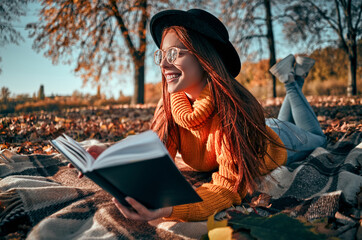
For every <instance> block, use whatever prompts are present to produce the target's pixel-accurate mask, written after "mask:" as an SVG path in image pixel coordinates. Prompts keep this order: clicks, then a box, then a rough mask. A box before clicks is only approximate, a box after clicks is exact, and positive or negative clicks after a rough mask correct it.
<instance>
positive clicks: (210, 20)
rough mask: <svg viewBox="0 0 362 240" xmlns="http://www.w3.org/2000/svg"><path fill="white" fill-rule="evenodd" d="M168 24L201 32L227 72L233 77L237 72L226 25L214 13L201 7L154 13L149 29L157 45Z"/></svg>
mask: <svg viewBox="0 0 362 240" xmlns="http://www.w3.org/2000/svg"><path fill="white" fill-rule="evenodd" d="M170 26H182V27H185V28H186V29H192V30H193V31H196V32H198V33H200V34H202V35H203V36H204V37H206V39H207V40H209V42H210V43H211V44H212V45H213V46H214V48H215V49H216V51H217V52H218V54H219V56H220V58H221V59H222V61H223V63H224V65H225V67H226V69H227V70H228V71H229V73H230V74H231V75H232V76H233V77H236V76H237V75H238V74H239V72H240V68H241V63H240V58H239V55H238V53H237V51H236V49H235V48H234V46H233V45H232V44H231V42H230V41H229V34H228V31H227V29H226V27H225V26H224V24H223V23H222V22H221V21H220V20H219V19H218V18H216V17H215V16H214V15H212V14H210V13H208V12H206V11H204V10H202V9H190V10H188V11H182V10H165V11H161V12H159V13H157V14H155V15H154V16H153V17H152V19H151V22H150V31H151V35H152V38H153V40H154V41H155V43H156V45H157V46H158V47H160V45H161V40H162V33H163V30H164V29H165V28H167V27H170Z"/></svg>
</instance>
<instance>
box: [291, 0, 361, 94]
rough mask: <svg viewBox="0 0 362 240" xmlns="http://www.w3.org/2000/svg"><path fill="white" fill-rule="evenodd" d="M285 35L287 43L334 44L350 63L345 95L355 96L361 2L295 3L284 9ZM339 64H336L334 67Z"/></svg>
mask: <svg viewBox="0 0 362 240" xmlns="http://www.w3.org/2000/svg"><path fill="white" fill-rule="evenodd" d="M285 15H286V16H287V17H288V22H286V23H285V24H284V31H285V33H286V36H287V37H288V39H289V40H290V41H308V42H309V43H310V44H309V45H311V43H313V44H314V45H316V46H323V44H325V43H329V42H333V43H335V45H337V46H339V47H340V48H341V49H343V51H345V52H346V54H347V55H348V59H349V72H348V87H347V94H348V95H356V94H357V80H356V79H357V66H358V65H357V62H358V61H357V56H358V54H357V41H358V39H359V37H361V35H362V1H360V0H334V1H323V0H305V1H294V2H293V3H292V4H291V5H290V6H289V7H288V8H286V11H285ZM337 64H338V63H337Z"/></svg>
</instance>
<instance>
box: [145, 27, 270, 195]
mask: <svg viewBox="0 0 362 240" xmlns="http://www.w3.org/2000/svg"><path fill="white" fill-rule="evenodd" d="M171 30H173V31H174V32H175V33H176V34H177V36H178V39H179V40H180V41H181V42H182V43H183V44H184V45H185V47H186V48H187V49H189V50H190V51H191V52H192V54H193V55H194V56H195V57H196V58H197V59H198V61H199V62H200V64H201V66H202V68H203V69H204V70H205V72H206V73H207V74H208V79H209V80H208V85H209V87H210V91H211V94H212V97H213V100H214V104H215V110H216V114H218V116H220V120H221V123H220V124H221V125H220V133H221V136H223V138H222V139H223V140H222V141H224V144H225V146H226V147H227V150H228V151H229V153H230V155H229V157H230V160H232V159H234V161H233V163H234V164H235V167H236V169H237V170H238V181H237V183H236V186H235V191H238V190H241V187H245V188H246V189H247V190H248V191H249V192H252V191H253V190H254V189H255V187H256V181H257V180H259V179H260V177H261V172H262V171H263V170H264V169H265V168H266V166H265V162H264V156H265V155H266V154H267V141H268V140H269V141H272V142H275V141H274V140H272V138H271V137H270V136H269V133H268V131H267V128H266V124H265V117H264V109H263V107H262V106H261V105H260V103H259V102H258V101H257V100H256V99H255V97H254V96H253V95H252V94H251V93H250V92H249V91H248V90H247V89H246V88H245V87H243V86H242V85H241V84H240V83H239V82H237V81H236V80H235V79H234V78H233V77H232V76H231V75H230V73H229V72H228V71H227V69H226V67H225V65H224V63H223V62H222V60H221V58H220V57H219V55H218V53H217V52H216V50H215V49H214V47H213V46H212V44H211V43H210V42H209V40H207V39H206V38H205V37H203V36H202V35H201V34H199V33H197V32H195V31H192V30H189V29H185V28H184V27H179V26H172V27H169V28H167V29H166V30H165V31H164V32H163V36H162V39H163V38H164V36H165V35H166V34H167V33H168V32H169V31H171ZM161 45H162V43H161ZM162 86H163V95H162V103H163V104H161V105H160V106H158V109H156V114H155V116H154V120H153V123H152V126H151V128H152V129H153V130H154V131H155V132H157V133H158V135H159V137H160V138H161V139H162V140H163V142H164V143H165V144H166V146H169V144H171V141H175V140H174V139H175V138H178V137H179V134H178V130H177V126H176V123H175V122H174V120H173V118H172V114H171V102H170V94H169V92H168V91H167V83H166V79H165V77H164V76H162ZM225 139H227V140H228V142H225ZM218 144H221V142H219V143H218ZM269 157H270V156H269Z"/></svg>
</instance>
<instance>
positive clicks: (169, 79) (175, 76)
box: [166, 74, 181, 83]
mask: <svg viewBox="0 0 362 240" xmlns="http://www.w3.org/2000/svg"><path fill="white" fill-rule="evenodd" d="M180 76H181V74H169V75H166V81H167V82H168V83H169V82H173V81H175V80H176V79H178V78H179V77H180Z"/></svg>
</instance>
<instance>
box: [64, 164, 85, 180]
mask: <svg viewBox="0 0 362 240" xmlns="http://www.w3.org/2000/svg"><path fill="white" fill-rule="evenodd" d="M67 166H68V167H69V168H74V165H73V164H71V163H68V165H67ZM83 176H84V175H83V173H82V172H80V171H78V178H82V177H83Z"/></svg>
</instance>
